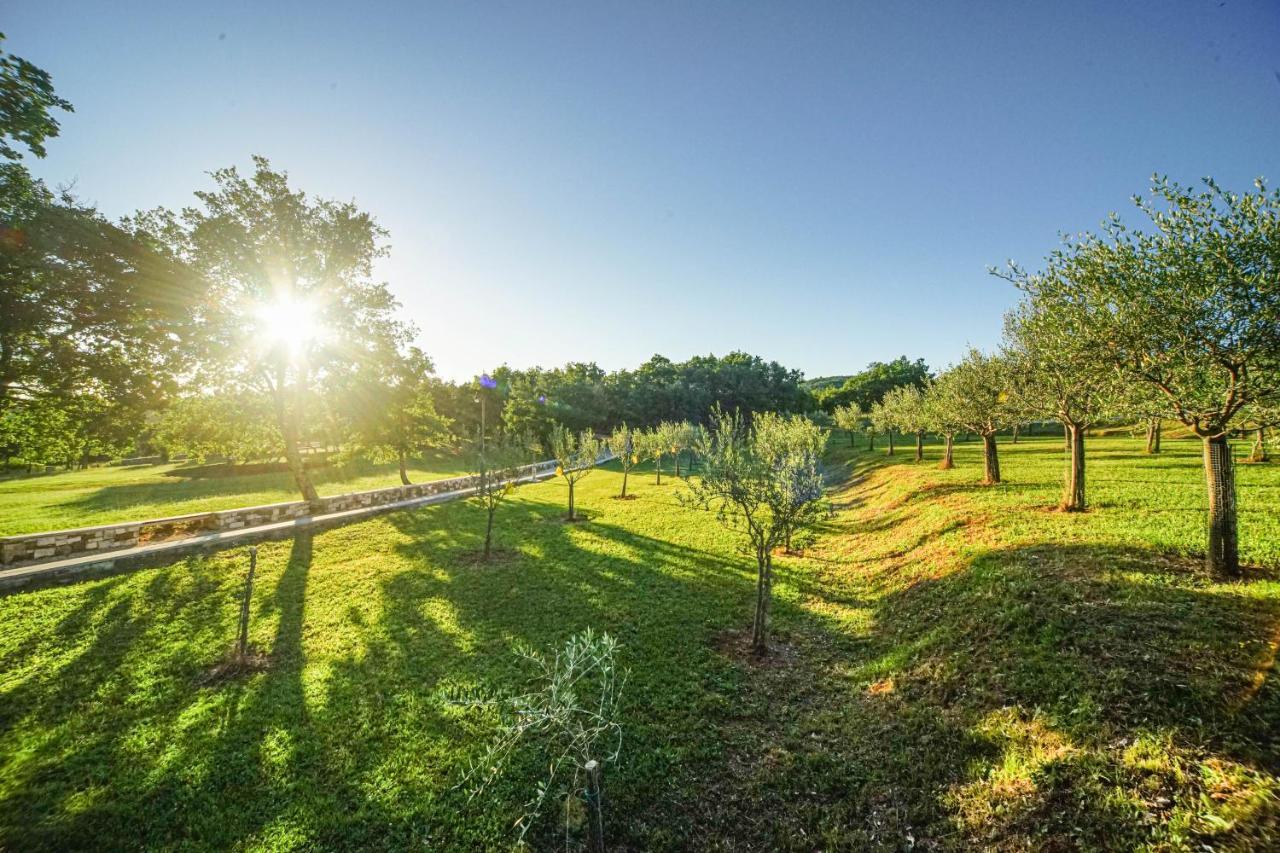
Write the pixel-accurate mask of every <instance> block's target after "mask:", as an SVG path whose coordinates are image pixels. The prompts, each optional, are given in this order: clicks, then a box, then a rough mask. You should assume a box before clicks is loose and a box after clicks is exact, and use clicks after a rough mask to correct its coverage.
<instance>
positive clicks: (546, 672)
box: [447, 628, 627, 843]
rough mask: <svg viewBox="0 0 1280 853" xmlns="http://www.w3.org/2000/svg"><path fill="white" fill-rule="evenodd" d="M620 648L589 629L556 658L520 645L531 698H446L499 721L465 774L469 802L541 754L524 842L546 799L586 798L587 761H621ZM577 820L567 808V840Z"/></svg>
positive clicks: (524, 820) (521, 825)
mask: <svg viewBox="0 0 1280 853" xmlns="http://www.w3.org/2000/svg"><path fill="white" fill-rule="evenodd" d="M618 648H619V646H618V641H617V640H615V639H614V638H613V637H611V636H609V635H608V634H596V633H595V632H594V631H592V630H591V629H590V628H587V629H586V630H584V631H582V632H581V633H579V634H574V635H573V636H571V637H570V638H569V639H568V640H566V641H565V644H564V647H563V648H562V649H559V650H557V651H556V652H555V654H554V655H551V656H548V655H546V654H543V653H541V652H539V651H538V650H536V649H534V648H533V647H532V646H530V645H528V644H526V643H520V644H518V645H517V646H516V647H515V652H516V655H517V656H518V657H519V658H520V659H521V660H522V661H523V662H524V664H525V665H526V667H527V668H528V669H529V670H530V676H529V680H530V682H531V683H530V684H529V689H528V690H527V691H526V692H523V693H519V694H515V695H510V696H502V697H498V698H494V697H491V696H488V695H486V694H484V693H482V692H477V691H459V692H454V693H453V694H447V699H448V701H450V702H451V703H452V704H455V705H460V706H463V707H467V708H480V709H487V710H492V711H496V712H497V716H498V732H497V734H496V735H495V736H494V738H493V739H492V740H491V741H490V742H489V744H488V746H486V747H485V749H484V752H483V753H482V754H481V755H480V757H479V758H477V759H475V761H473V762H472V763H471V764H470V766H469V767H468V768H467V770H466V772H465V773H464V775H463V781H462V784H463V785H464V786H465V787H466V788H467V790H468V796H469V797H470V798H472V799H474V798H475V797H477V796H479V795H481V794H483V793H484V791H485V790H486V789H487V788H488V786H489V784H490V783H491V782H492V781H493V780H494V779H496V778H497V777H498V776H499V775H501V774H502V773H503V772H504V771H505V770H506V769H507V767H508V765H509V764H511V763H512V761H511V758H512V754H513V753H515V752H517V751H519V750H521V749H525V750H528V751H531V752H534V753H536V754H537V756H538V765H539V766H540V767H542V768H545V770H544V772H543V775H542V777H541V778H539V779H538V781H537V782H536V783H534V784H531V785H528V786H527V787H529V788H532V789H533V793H532V796H531V797H530V799H529V801H528V802H527V803H525V806H524V812H523V814H521V816H520V817H519V818H518V819H517V820H516V828H517V829H518V830H519V836H518V841H519V842H521V843H523V842H524V840H525V836H526V835H527V834H528V832H529V830H530V828H531V827H532V826H533V825H534V822H535V821H536V820H537V819H538V816H539V815H540V814H541V813H542V810H543V808H544V806H545V805H546V803H547V800H548V799H551V800H553V801H555V800H561V801H565V800H570V801H571V800H575V799H576V800H581V799H583V798H585V796H586V793H587V792H586V779H585V768H586V765H587V762H588V761H596V762H597V763H599V764H601V765H607V764H612V763H613V762H615V761H617V760H618V755H619V754H620V753H621V751H622V725H621V723H619V722H618V716H619V713H618V703H619V701H620V700H621V698H622V691H623V688H624V687H625V686H626V681H627V673H626V671H625V670H619V668H618V663H617V658H618ZM567 805H568V803H566V806H567ZM573 814H574V810H573V809H570V808H568V807H566V808H565V810H564V815H565V823H566V826H565V832H566V835H568V833H569V831H570V829H571V826H570V824H571V815H573Z"/></svg>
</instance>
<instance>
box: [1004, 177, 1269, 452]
mask: <svg viewBox="0 0 1280 853" xmlns="http://www.w3.org/2000/svg"><path fill="white" fill-rule="evenodd" d="M1135 201H1136V203H1137V204H1138V206H1139V208H1140V209H1141V210H1142V211H1143V213H1145V214H1146V215H1147V216H1148V218H1149V219H1150V221H1151V225H1152V226H1153V229H1154V230H1153V231H1152V232H1151V233H1144V232H1141V231H1132V230H1129V229H1127V228H1126V227H1125V226H1124V225H1123V224H1122V223H1121V222H1120V220H1119V218H1118V217H1113V218H1112V219H1111V220H1110V221H1109V222H1108V223H1107V226H1106V230H1105V232H1104V236H1102V237H1097V236H1094V235H1091V234H1086V235H1083V236H1081V237H1079V238H1075V239H1073V240H1069V241H1067V242H1066V243H1065V245H1064V246H1063V247H1062V248H1060V249H1058V250H1056V251H1055V252H1054V253H1053V254H1052V255H1051V256H1050V257H1049V259H1048V260H1047V262H1046V270H1045V272H1043V273H1038V274H1030V273H1027V272H1025V271H1023V270H1022V269H1021V268H1019V267H1016V266H1011V267H1010V270H1009V272H1008V273H1007V275H1006V277H1008V278H1010V279H1012V280H1013V281H1014V282H1015V284H1017V285H1018V286H1019V287H1020V288H1021V289H1023V290H1024V291H1025V292H1027V293H1028V294H1029V295H1030V296H1031V297H1032V298H1033V299H1034V300H1037V302H1038V303H1040V304H1042V305H1044V306H1046V308H1047V309H1048V313H1049V314H1050V315H1051V316H1052V317H1053V318H1054V319H1055V321H1057V322H1069V323H1071V324H1072V325H1073V326H1074V327H1075V328H1077V329H1082V330H1084V331H1085V332H1086V333H1087V334H1086V336H1085V340H1087V341H1090V342H1095V341H1096V344H1093V345H1094V346H1095V347H1096V350H1097V352H1098V353H1099V354H1100V355H1101V356H1102V357H1104V358H1105V359H1106V360H1107V361H1108V362H1109V363H1110V364H1111V365H1112V366H1113V367H1114V368H1115V369H1116V370H1118V371H1120V372H1121V374H1122V375H1123V376H1125V377H1126V378H1127V379H1128V380H1129V381H1130V382H1136V383H1140V384H1143V385H1146V386H1148V387H1150V388H1151V389H1153V390H1154V391H1156V392H1158V393H1159V394H1160V396H1161V397H1162V398H1163V410H1162V411H1161V412H1160V413H1159V414H1162V415H1165V416H1168V417H1176V418H1177V419H1178V420H1180V421H1181V422H1182V423H1184V424H1185V425H1186V426H1188V427H1190V428H1191V429H1192V430H1193V431H1194V432H1195V433H1196V434H1197V435H1200V436H1202V437H1206V438H1208V437H1214V436H1219V435H1222V434H1223V433H1225V432H1226V431H1227V430H1228V429H1230V427H1231V425H1232V424H1233V423H1234V422H1235V421H1236V419H1237V417H1238V416H1239V415H1240V414H1241V411H1242V410H1243V409H1244V408H1245V407H1247V406H1249V405H1251V404H1255V403H1257V404H1261V405H1273V404H1274V403H1275V402H1276V401H1277V400H1280V290H1277V288H1276V287H1275V282H1276V280H1277V277H1278V276H1280V241H1277V240H1276V236H1275V235H1276V234H1277V233H1280V191H1276V190H1270V191H1269V190H1267V188H1266V186H1265V184H1263V182H1262V181H1261V180H1259V181H1257V182H1256V192H1253V193H1247V194H1244V195H1238V194H1236V193H1232V192H1229V191H1226V190H1224V189H1222V188H1221V187H1220V186H1218V185H1217V184H1216V183H1215V182H1214V181H1213V180H1212V179H1206V181H1205V189H1204V190H1203V191H1201V192H1198V193H1197V192H1193V191H1192V190H1191V189H1188V188H1185V187H1182V186H1180V185H1178V184H1176V183H1173V182H1170V181H1169V180H1168V179H1164V178H1155V179H1153V181H1152V189H1151V199H1150V200H1149V201H1143V200H1141V199H1135ZM1091 357H1092V356H1091Z"/></svg>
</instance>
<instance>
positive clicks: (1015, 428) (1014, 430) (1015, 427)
mask: <svg viewBox="0 0 1280 853" xmlns="http://www.w3.org/2000/svg"><path fill="white" fill-rule="evenodd" d="M1013 443H1014V444H1017V443H1018V425H1017V424H1014V425H1013Z"/></svg>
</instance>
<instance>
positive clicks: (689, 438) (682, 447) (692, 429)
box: [671, 421, 698, 477]
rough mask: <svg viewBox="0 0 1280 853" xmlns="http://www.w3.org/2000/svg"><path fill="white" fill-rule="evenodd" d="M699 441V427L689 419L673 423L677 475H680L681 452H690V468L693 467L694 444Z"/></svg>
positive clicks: (672, 433)
mask: <svg viewBox="0 0 1280 853" xmlns="http://www.w3.org/2000/svg"><path fill="white" fill-rule="evenodd" d="M697 443H698V428H697V427H696V426H694V425H693V424H691V423H689V422H688V421H680V422H678V423H675V424H672V425H671V446H672V447H673V448H675V450H674V451H673V453H674V455H675V458H676V476H677V477H679V476H680V454H681V453H685V452H688V453H689V454H690V459H689V469H690V470H692V468H693V459H692V454H693V450H694V446H695V445H696V444H697Z"/></svg>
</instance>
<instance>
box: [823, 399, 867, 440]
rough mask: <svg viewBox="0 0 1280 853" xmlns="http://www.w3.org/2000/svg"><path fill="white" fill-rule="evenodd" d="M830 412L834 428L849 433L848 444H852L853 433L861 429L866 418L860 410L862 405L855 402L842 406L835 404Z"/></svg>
mask: <svg viewBox="0 0 1280 853" xmlns="http://www.w3.org/2000/svg"><path fill="white" fill-rule="evenodd" d="M831 414H832V418H833V420H834V421H835V425H836V428H837V429H842V430H844V431H845V432H847V433H848V434H849V444H850V445H852V444H853V437H854V434H855V433H858V432H861V431H862V428H863V426H864V425H865V423H866V420H867V415H866V413H865V412H863V411H862V407H861V406H859V405H858V404H857V403H848V404H846V405H843V406H836V407H835V409H834V410H833V411H832V413H831Z"/></svg>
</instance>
